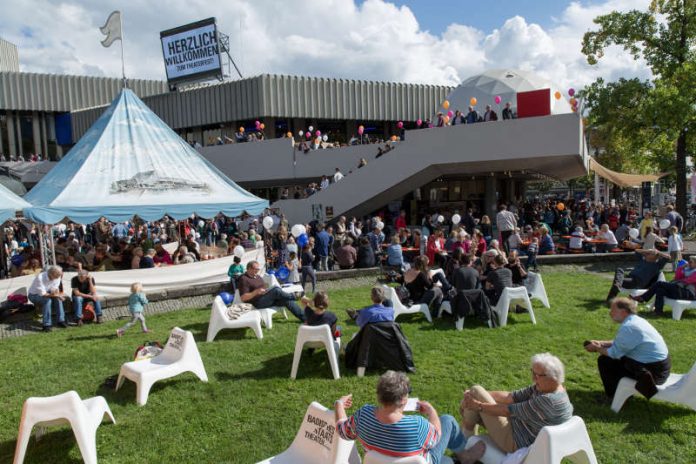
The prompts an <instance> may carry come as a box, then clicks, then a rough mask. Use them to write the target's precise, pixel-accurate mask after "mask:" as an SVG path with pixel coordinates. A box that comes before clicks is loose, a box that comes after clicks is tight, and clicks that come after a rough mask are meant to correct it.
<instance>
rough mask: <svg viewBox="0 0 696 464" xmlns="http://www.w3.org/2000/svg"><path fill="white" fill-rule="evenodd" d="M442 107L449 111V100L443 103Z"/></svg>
mask: <svg viewBox="0 0 696 464" xmlns="http://www.w3.org/2000/svg"><path fill="white" fill-rule="evenodd" d="M442 107H443V108H444V109H446V110H447V109H449V100H445V101H443V102H442Z"/></svg>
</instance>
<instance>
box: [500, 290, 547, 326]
mask: <svg viewBox="0 0 696 464" xmlns="http://www.w3.org/2000/svg"><path fill="white" fill-rule="evenodd" d="M518 303H519V304H521V306H523V307H524V308H526V309H527V311H529V316H530V317H531V318H532V324H536V318H535V317H534V309H533V308H532V302H531V301H530V300H529V295H528V294H527V288H526V287H505V288H504V289H503V293H502V294H501V295H500V299H499V300H498V304H497V305H495V306H493V311H495V312H496V314H498V320H499V321H500V327H505V326H506V325H507V319H508V312H510V306H511V305H513V304H518Z"/></svg>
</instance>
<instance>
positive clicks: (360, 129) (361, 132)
mask: <svg viewBox="0 0 696 464" xmlns="http://www.w3.org/2000/svg"><path fill="white" fill-rule="evenodd" d="M364 131H365V129H363V128H362V127H359V128H358V134H360V135H363V132H364Z"/></svg>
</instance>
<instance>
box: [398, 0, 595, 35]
mask: <svg viewBox="0 0 696 464" xmlns="http://www.w3.org/2000/svg"><path fill="white" fill-rule="evenodd" d="M393 3H395V4H397V5H406V6H408V7H409V8H410V9H411V11H413V13H414V14H415V15H416V18H417V19H418V23H419V24H420V26H421V28H422V29H425V30H429V31H430V32H432V33H434V34H440V33H441V32H443V31H444V30H445V29H446V28H447V26H449V25H450V24H452V23H459V24H465V25H467V26H473V27H476V28H477V29H481V30H482V31H484V32H486V33H489V32H491V31H493V30H494V29H497V28H499V27H500V26H501V25H502V24H503V22H504V21H505V20H506V19H508V18H511V17H513V16H516V15H517V16H522V17H524V18H525V19H526V20H527V22H529V23H536V24H539V25H540V26H541V27H543V28H544V29H547V28H548V27H552V26H553V25H554V20H553V18H555V17H558V16H560V14H561V13H562V12H563V10H565V8H566V7H567V6H568V5H569V4H570V3H571V2H569V1H565V0H488V1H486V0H481V1H476V0H436V1H432V0H431V1H426V0H393ZM580 3H582V4H588V3H590V2H580Z"/></svg>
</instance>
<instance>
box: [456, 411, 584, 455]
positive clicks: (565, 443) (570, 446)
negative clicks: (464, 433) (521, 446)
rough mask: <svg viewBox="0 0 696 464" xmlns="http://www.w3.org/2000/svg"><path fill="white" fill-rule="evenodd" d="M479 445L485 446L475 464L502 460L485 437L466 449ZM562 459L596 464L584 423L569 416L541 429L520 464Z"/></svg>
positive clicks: (472, 441) (476, 440)
mask: <svg viewBox="0 0 696 464" xmlns="http://www.w3.org/2000/svg"><path fill="white" fill-rule="evenodd" d="M479 441H484V442H485V443H486V452H485V454H484V455H483V457H482V458H480V459H479V461H481V462H482V463H483V464H500V462H501V461H502V460H503V459H504V458H505V453H504V452H503V451H501V450H500V449H499V448H498V447H497V446H496V445H495V443H494V442H493V440H491V439H490V437H489V436H487V435H476V436H474V437H471V438H470V439H469V440H468V441H467V442H466V447H467V449H468V448H471V447H472V446H474V445H475V444H476V443H478V442H479ZM563 458H567V459H568V460H569V461H570V462H574V463H575V464H597V457H596V456H595V453H594V448H593V447H592V441H590V436H589V435H588V434H587V428H586V427H585V422H584V421H583V420H582V418H581V417H579V416H573V417H571V418H570V419H569V420H567V421H566V422H564V423H562V424H560V425H553V426H551V425H550V426H547V427H544V428H542V429H541V431H540V432H539V435H538V436H537V438H536V440H534V443H532V446H530V447H529V452H528V453H527V457H526V458H525V459H524V461H522V462H523V463H524V464H560V463H561V461H562V460H563Z"/></svg>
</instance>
